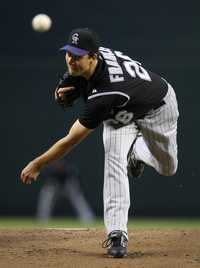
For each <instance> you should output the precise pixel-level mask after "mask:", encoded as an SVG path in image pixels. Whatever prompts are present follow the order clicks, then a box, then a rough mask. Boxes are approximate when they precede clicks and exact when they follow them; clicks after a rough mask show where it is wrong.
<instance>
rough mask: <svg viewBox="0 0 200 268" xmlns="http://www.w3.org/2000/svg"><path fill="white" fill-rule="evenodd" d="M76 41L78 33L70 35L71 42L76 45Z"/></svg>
mask: <svg viewBox="0 0 200 268" xmlns="http://www.w3.org/2000/svg"><path fill="white" fill-rule="evenodd" d="M78 41H79V34H78V33H74V34H73V35H72V44H75V45H78Z"/></svg>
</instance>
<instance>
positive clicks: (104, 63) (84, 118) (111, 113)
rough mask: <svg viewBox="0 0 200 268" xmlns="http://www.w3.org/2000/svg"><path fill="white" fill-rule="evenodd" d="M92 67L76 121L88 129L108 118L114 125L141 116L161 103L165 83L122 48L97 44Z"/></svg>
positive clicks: (126, 122) (116, 126)
mask: <svg viewBox="0 0 200 268" xmlns="http://www.w3.org/2000/svg"><path fill="white" fill-rule="evenodd" d="M99 52H100V55H99V59H98V64H97V67H96V70H95V72H94V74H93V75H92V77H91V78H90V80H89V81H88V87H87V92H86V98H85V102H86V103H85V109H84V111H83V113H82V114H81V115H80V117H79V122H80V123H81V124H82V125H83V126H85V127H87V128H90V129H94V128H96V127H97V126H98V125H99V124H100V123H101V122H103V121H105V120H109V122H110V124H111V125H112V126H113V127H115V128H118V127H121V126H123V125H127V124H130V123H131V122H132V121H134V120H136V119H139V118H143V117H144V116H145V115H146V114H147V113H148V112H149V111H150V110H151V109H156V108H157V107H159V106H161V105H162V104H164V102H163V101H162V100H163V98H164V96H165V95H166V93H167V89H168V86H167V83H166V81H165V80H164V79H162V78H161V77H160V76H159V75H157V74H155V73H152V72H150V71H148V70H146V69H144V67H143V66H142V65H141V63H139V62H137V61H135V60H133V59H131V58H130V57H128V56H126V55H124V54H123V53H122V52H119V51H114V50H112V49H109V48H104V47H101V48H100V49H99Z"/></svg>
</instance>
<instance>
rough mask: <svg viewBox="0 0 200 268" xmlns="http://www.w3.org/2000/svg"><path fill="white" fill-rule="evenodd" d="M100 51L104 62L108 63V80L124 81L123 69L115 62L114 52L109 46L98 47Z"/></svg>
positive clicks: (112, 81)
mask: <svg viewBox="0 0 200 268" xmlns="http://www.w3.org/2000/svg"><path fill="white" fill-rule="evenodd" d="M99 50H100V52H101V54H102V56H103V57H104V59H105V61H106V63H107V64H108V72H109V78H110V82H111V83H114V82H122V81H124V77H123V70H122V68H121V66H120V65H119V63H118V62H117V58H116V56H115V55H114V53H113V52H112V51H111V49H109V48H105V47H100V49H99Z"/></svg>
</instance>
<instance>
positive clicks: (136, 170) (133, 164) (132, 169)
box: [127, 152, 145, 178]
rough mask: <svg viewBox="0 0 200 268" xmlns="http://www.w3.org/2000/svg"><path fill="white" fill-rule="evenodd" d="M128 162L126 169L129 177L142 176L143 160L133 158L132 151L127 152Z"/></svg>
mask: <svg viewBox="0 0 200 268" xmlns="http://www.w3.org/2000/svg"><path fill="white" fill-rule="evenodd" d="M127 160H128V164H127V171H128V177H129V178H139V177H141V176H142V173H143V171H144V166H145V164H144V162H142V161H140V160H137V159H135V155H134V152H131V153H129V154H128V157H127Z"/></svg>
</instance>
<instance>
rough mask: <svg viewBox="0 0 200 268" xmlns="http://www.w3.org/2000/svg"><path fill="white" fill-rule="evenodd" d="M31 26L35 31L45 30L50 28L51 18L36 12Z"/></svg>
mask: <svg viewBox="0 0 200 268" xmlns="http://www.w3.org/2000/svg"><path fill="white" fill-rule="evenodd" d="M31 24H32V27H33V29H34V30H35V31H36V32H41V33H42V32H47V31H49V29H50V28H51V25H52V20H51V18H50V17H49V16H48V15H46V14H38V15H36V16H35V17H33V19H32V22H31Z"/></svg>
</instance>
